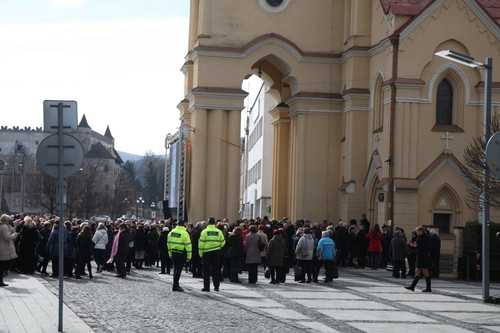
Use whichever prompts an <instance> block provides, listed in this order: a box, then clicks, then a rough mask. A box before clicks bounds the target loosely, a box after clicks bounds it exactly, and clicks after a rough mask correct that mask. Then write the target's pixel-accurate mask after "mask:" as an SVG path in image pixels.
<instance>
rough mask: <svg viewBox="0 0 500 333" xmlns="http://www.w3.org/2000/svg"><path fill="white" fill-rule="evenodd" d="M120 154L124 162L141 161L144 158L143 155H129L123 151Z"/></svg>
mask: <svg viewBox="0 0 500 333" xmlns="http://www.w3.org/2000/svg"><path fill="white" fill-rule="evenodd" d="M118 154H120V157H121V158H122V160H123V162H127V160H130V161H140V160H141V159H142V158H143V156H141V155H134V154H129V153H125V152H123V151H119V152H118Z"/></svg>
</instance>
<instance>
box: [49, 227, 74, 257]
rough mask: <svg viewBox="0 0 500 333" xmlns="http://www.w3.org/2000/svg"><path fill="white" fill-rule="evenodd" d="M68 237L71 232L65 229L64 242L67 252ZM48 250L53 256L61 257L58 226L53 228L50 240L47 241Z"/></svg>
mask: <svg viewBox="0 0 500 333" xmlns="http://www.w3.org/2000/svg"><path fill="white" fill-rule="evenodd" d="M68 237H69V232H68V230H66V229H64V235H63V244H64V247H65V249H64V250H65V252H67V247H68ZM47 250H49V251H50V255H51V256H54V257H59V227H56V229H54V230H52V232H51V233H50V236H49V240H48V241H47Z"/></svg>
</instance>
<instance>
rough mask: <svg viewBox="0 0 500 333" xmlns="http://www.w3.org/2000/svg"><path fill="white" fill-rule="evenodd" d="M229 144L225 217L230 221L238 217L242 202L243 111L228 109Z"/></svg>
mask: <svg viewBox="0 0 500 333" xmlns="http://www.w3.org/2000/svg"><path fill="white" fill-rule="evenodd" d="M228 125H229V127H228V133H227V138H228V141H229V142H228V144H227V189H226V202H227V206H226V212H225V217H227V218H228V219H229V221H236V220H237V219H238V208H239V203H240V200H239V198H240V191H239V190H240V152H241V148H240V136H241V131H240V127H241V111H240V110H234V111H228Z"/></svg>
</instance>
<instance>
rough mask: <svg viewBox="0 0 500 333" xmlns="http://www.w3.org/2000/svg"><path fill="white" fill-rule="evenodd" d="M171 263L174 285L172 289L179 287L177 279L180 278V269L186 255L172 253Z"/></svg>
mask: <svg viewBox="0 0 500 333" xmlns="http://www.w3.org/2000/svg"><path fill="white" fill-rule="evenodd" d="M172 261H173V262H174V285H173V286H172V289H175V288H177V287H179V279H180V278H181V273H182V268H183V267H184V263H185V262H186V255H185V254H184V253H181V252H175V251H172Z"/></svg>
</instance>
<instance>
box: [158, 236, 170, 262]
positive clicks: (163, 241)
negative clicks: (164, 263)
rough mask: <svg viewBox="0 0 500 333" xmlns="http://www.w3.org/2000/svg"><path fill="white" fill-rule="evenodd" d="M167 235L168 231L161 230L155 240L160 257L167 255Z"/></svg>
mask: <svg viewBox="0 0 500 333" xmlns="http://www.w3.org/2000/svg"><path fill="white" fill-rule="evenodd" d="M167 236H168V231H162V233H161V235H160V237H158V241H157V242H156V244H157V246H158V250H159V251H160V257H162V258H166V257H168V247H167Z"/></svg>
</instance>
